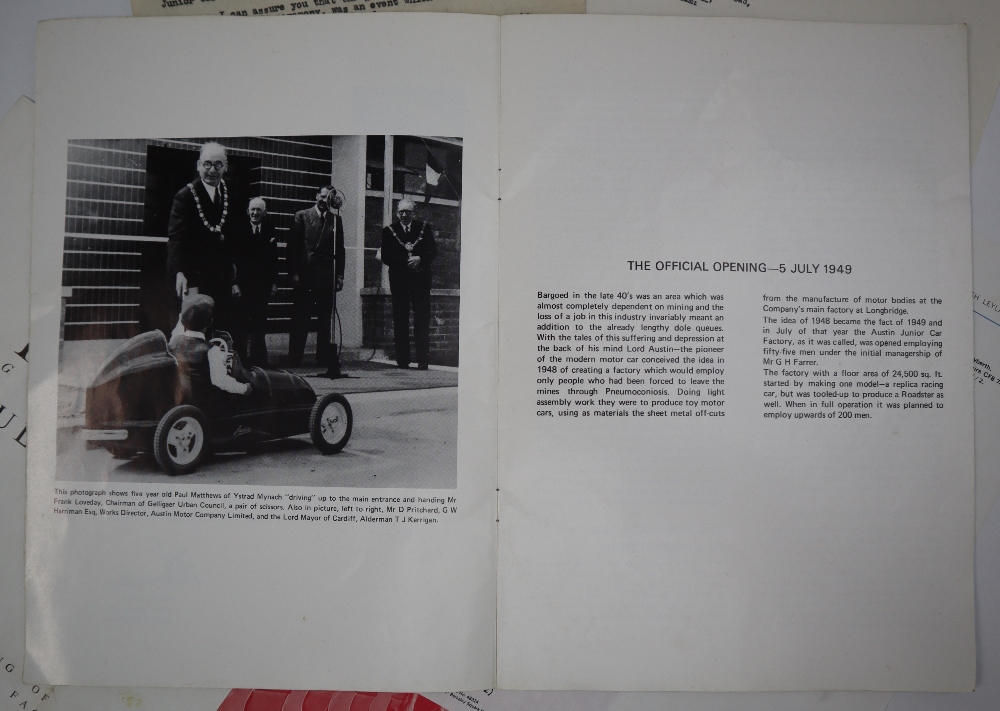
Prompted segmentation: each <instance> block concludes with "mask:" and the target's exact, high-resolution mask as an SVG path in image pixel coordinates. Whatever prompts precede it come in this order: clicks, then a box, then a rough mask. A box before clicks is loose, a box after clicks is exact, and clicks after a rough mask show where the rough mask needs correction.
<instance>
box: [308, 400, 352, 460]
mask: <svg viewBox="0 0 1000 711" xmlns="http://www.w3.org/2000/svg"><path fill="white" fill-rule="evenodd" d="M353 427H354V414H353V413H352V412H351V405H350V403H349V402H347V398H345V397H344V396H343V395H341V394H340V393H329V394H328V395H324V396H323V397H322V398H320V399H319V400H317V401H316V404H315V405H313V409H312V412H311V413H310V414H309V434H310V435H311V436H312V441H313V444H314V445H316V449H318V450H319V451H321V452H322V453H323V454H336V453H337V452H339V451H340V450H342V449H343V448H344V445H345V444H347V440H349V439H350V438H351V429H352V428H353Z"/></svg>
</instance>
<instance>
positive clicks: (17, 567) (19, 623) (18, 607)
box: [0, 96, 52, 711]
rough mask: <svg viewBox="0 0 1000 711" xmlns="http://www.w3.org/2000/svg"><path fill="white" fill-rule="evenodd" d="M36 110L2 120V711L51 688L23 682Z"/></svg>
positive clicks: (42, 696) (33, 703)
mask: <svg viewBox="0 0 1000 711" xmlns="http://www.w3.org/2000/svg"><path fill="white" fill-rule="evenodd" d="M34 118H35V107H34V105H33V104H32V103H31V100H30V99H28V98H26V97H23V96H22V97H21V98H20V99H18V101H17V103H16V104H14V107H13V108H12V109H11V110H10V111H9V112H8V113H7V115H6V116H5V117H4V119H3V121H0V196H2V197H0V203H2V204H3V205H4V220H3V222H2V223H0V253H2V254H3V256H4V265H6V268H5V269H4V270H3V278H2V279H0V299H2V301H3V303H4V304H7V308H5V309H3V310H2V311H0V349H2V350H0V440H3V442H2V444H0V472H2V475H3V480H2V483H0V699H3V702H2V703H0V708H2V709H4V711H15V709H24V710H28V709H30V710H31V711H37V710H38V709H40V708H42V707H43V706H45V705H46V702H47V701H48V700H49V699H50V698H51V693H52V689H51V687H48V686H42V685H32V684H24V683H22V682H21V674H22V672H23V671H24V664H23V661H24V501H25V491H24V486H25V479H24V461H25V449H26V446H27V444H28V433H27V429H26V428H27V424H26V423H27V418H26V415H27V384H28V361H27V358H28V348H27V345H28V308H27V296H28V274H27V271H26V270H25V269H24V268H23V266H22V265H24V264H25V263H27V261H28V257H29V253H30V242H29V235H30V234H31V158H32V154H31V151H32V136H33V128H34Z"/></svg>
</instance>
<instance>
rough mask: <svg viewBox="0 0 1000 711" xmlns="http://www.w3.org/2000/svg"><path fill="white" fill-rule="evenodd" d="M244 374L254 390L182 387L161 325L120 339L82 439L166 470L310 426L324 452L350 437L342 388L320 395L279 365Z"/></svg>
mask: <svg viewBox="0 0 1000 711" xmlns="http://www.w3.org/2000/svg"><path fill="white" fill-rule="evenodd" d="M223 335H225V334H223ZM247 374H248V377H250V379H251V381H252V383H253V386H254V387H253V391H252V393H251V394H250V395H231V394H229V393H225V392H223V391H221V390H219V389H218V388H216V387H215V386H213V385H212V384H211V383H201V382H199V383H194V384H193V385H191V386H190V387H185V386H182V385H181V383H180V382H179V380H180V379H179V378H178V366H177V362H176V360H175V359H174V357H173V356H172V355H171V354H170V351H169V350H168V349H167V339H166V338H165V337H164V335H163V334H162V333H161V332H160V331H150V332H148V333H143V334H141V335H139V336H136V337H135V338H132V339H131V340H129V341H127V342H125V343H124V344H122V346H121V347H119V348H118V350H117V351H115V352H114V353H113V354H112V355H111V356H110V357H109V358H108V359H107V360H106V361H105V362H104V364H103V365H102V366H101V369H100V371H99V372H98V373H97V376H96V377H95V378H94V380H93V382H92V383H91V384H90V386H89V387H88V388H87V394H86V419H85V425H84V430H83V438H84V439H85V440H86V441H87V445H88V446H89V447H104V448H105V449H107V450H108V451H109V452H111V453H112V454H113V455H114V456H115V457H119V458H124V457H130V456H133V455H135V454H139V453H142V452H152V453H153V455H154V457H155V458H156V462H157V464H159V465H160V467H161V468H162V469H163V470H164V471H165V472H167V473H168V474H187V473H189V472H192V471H194V470H195V469H196V468H197V467H198V465H199V464H201V462H202V461H203V460H204V458H205V456H206V455H207V454H208V453H209V452H210V451H216V452H219V451H239V450H243V449H247V448H248V447H250V446H252V445H254V444H255V443H258V442H262V441H267V440H275V439H281V438H283V437H293V436H295V435H301V434H306V433H308V434H309V435H310V436H311V437H312V441H313V444H314V445H315V446H316V448H317V449H318V450H319V451H320V452H322V453H324V454H335V453H337V452H339V451H340V450H342V449H343V448H344V445H346V444H347V440H348V439H350V437H351V429H352V427H353V422H354V416H353V414H352V413H351V406H350V404H349V403H348V402H347V399H346V398H345V397H344V396H343V395H341V394H340V393H330V394H328V395H325V396H323V397H322V398H319V399H317V397H316V393H315V392H314V391H313V389H312V387H311V386H310V385H309V383H307V382H306V381H305V380H304V379H303V378H301V377H299V376H298V375H294V374H293V373H286V372H285V371H282V370H272V369H270V368H267V369H265V368H252V369H249V370H248V371H247Z"/></svg>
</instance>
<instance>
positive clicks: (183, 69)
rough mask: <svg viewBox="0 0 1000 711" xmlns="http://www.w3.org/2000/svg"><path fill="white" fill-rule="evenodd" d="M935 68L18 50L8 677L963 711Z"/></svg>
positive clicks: (946, 143) (644, 56)
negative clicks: (31, 168) (25, 280)
mask: <svg viewBox="0 0 1000 711" xmlns="http://www.w3.org/2000/svg"><path fill="white" fill-rule="evenodd" d="M965 47H966V44H965V30H964V28H963V27H961V26H952V27H899V26H851V25H837V24H810V23H768V22H758V21H742V20H703V19H668V18H610V17H604V18H598V17H580V18H571V17H559V16H553V17H512V18H503V19H496V18H483V17H465V16H447V17H443V16H431V15H421V16H407V17H402V16H379V17H354V18H350V17H349V18H340V19H338V20H336V21H334V22H326V21H324V19H323V18H318V19H316V18H314V19H311V20H305V21H303V20H302V19H301V18H269V19H268V20H266V21H262V22H258V21H253V20H243V19H233V18H184V19H176V20H147V21H144V20H78V21H61V22H53V23H45V24H43V25H42V27H41V30H40V33H39V50H38V57H39V60H38V68H37V84H38V90H37V99H38V109H37V121H36V172H35V185H34V219H33V245H32V265H31V268H32V275H31V278H32V324H31V329H32V330H31V354H32V361H31V365H30V381H31V391H30V398H29V400H30V402H29V412H30V418H31V423H32V426H31V430H30V434H29V452H28V458H29V464H28V466H29V490H28V522H27V525H28V529H27V604H28V610H27V617H28V622H27V645H26V646H27V649H26V661H25V665H26V673H25V675H26V678H29V679H31V680H38V681H45V682H49V683H56V684H83V685H87V684H103V685H122V684H130V685H146V686H256V687H279V688H330V687H333V688H362V689H369V690H398V689H407V690H421V691H423V690H448V689H470V688H477V687H481V688H487V687H492V686H494V685H499V686H502V687H504V688H533V689H620V690H654V689H669V690H794V689H919V690H967V689H969V688H971V687H972V685H973V683H974V678H975V652H974V631H973V630H974V620H973V588H972V563H973V557H972V554H973V534H974V530H973V452H972V431H973V428H972V383H971V382H970V379H969V378H968V370H967V369H968V364H969V362H970V360H971V358H972V338H971V333H972V324H971V318H970V309H969V307H970V298H969V294H970V292H971V257H970V252H971V248H970V227H969V166H968V118H967V117H968V109H967V90H966V87H967V81H966V50H965ZM314 334H315V335H314ZM317 371H319V372H317ZM345 372H346V373H347V374H348V375H350V376H351V377H349V378H346V379H339V378H333V377H330V376H334V375H337V374H342V373H345Z"/></svg>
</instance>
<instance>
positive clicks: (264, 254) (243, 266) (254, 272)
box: [233, 215, 278, 367]
mask: <svg viewBox="0 0 1000 711" xmlns="http://www.w3.org/2000/svg"><path fill="white" fill-rule="evenodd" d="M233 261H234V262H235V264H236V284H237V285H238V286H239V287H240V298H239V307H238V310H239V315H240V319H239V321H240V329H239V330H238V331H237V332H236V333H234V334H233V337H234V340H235V345H236V352H237V353H239V354H240V357H241V358H242V359H243V360H244V361H245V362H246V363H247V364H248V365H259V366H262V367H263V366H266V365H267V340H266V338H265V334H266V333H267V305H268V304H269V303H270V301H271V287H273V286H274V285H275V284H276V283H277V281H278V237H277V233H276V232H275V230H274V225H273V224H272V223H271V220H270V219H269V218H268V217H267V216H266V215H265V216H264V219H263V221H261V223H260V225H259V226H258V230H257V232H256V233H255V232H254V225H253V223H251V222H250V218H249V217H243V218H242V219H241V220H240V224H239V232H238V237H237V238H236V239H235V240H234V242H233ZM248 337H249V340H250V345H249V348H247V338H248Z"/></svg>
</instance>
